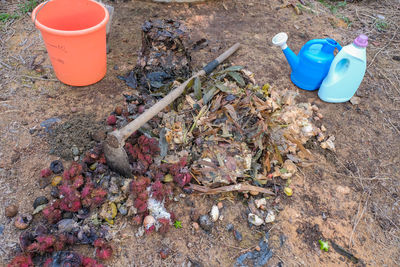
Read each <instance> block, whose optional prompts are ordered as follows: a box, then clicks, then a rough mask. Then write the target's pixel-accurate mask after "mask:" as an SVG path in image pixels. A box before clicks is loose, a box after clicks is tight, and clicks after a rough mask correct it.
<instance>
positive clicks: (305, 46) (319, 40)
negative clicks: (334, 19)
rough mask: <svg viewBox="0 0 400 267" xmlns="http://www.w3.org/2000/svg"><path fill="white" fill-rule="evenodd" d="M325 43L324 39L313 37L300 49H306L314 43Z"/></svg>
mask: <svg viewBox="0 0 400 267" xmlns="http://www.w3.org/2000/svg"><path fill="white" fill-rule="evenodd" d="M324 43H326V40H325V39H314V40H310V41H308V42H307V43H306V44H305V45H304V46H303V48H302V50H303V49H304V50H308V49H309V48H310V46H312V45H315V44H324Z"/></svg>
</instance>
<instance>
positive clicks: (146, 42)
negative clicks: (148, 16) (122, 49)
mask: <svg viewBox="0 0 400 267" xmlns="http://www.w3.org/2000/svg"><path fill="white" fill-rule="evenodd" d="M188 41H189V36H188V32H187V30H186V28H185V27H184V25H183V24H182V23H181V22H179V21H175V20H149V21H146V22H145V23H144V24H143V26H142V48H141V51H140V54H139V57H138V61H137V66H136V67H135V68H134V69H133V70H132V71H131V72H129V73H128V74H127V75H126V76H125V77H122V76H119V78H120V79H122V80H124V81H125V82H126V84H127V85H128V86H130V87H132V88H134V89H137V88H138V89H141V90H143V89H144V91H146V92H148V93H152V94H156V95H160V94H164V93H166V92H168V89H169V88H170V87H171V85H172V83H173V81H174V80H176V79H177V78H182V79H185V78H188V77H189V76H190V74H191V66H190V62H191V57H190V53H189V51H188V49H187V47H188V45H187V43H188Z"/></svg>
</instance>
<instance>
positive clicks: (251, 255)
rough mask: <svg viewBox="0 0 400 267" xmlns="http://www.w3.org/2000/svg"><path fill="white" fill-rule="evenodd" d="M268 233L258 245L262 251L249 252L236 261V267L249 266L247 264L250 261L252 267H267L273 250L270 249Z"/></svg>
mask: <svg viewBox="0 0 400 267" xmlns="http://www.w3.org/2000/svg"><path fill="white" fill-rule="evenodd" d="M268 238H269V236H268V233H267V234H266V235H265V237H263V238H262V239H261V240H260V242H259V243H258V246H259V247H260V251H257V250H253V251H249V252H247V253H245V254H242V255H241V256H239V257H238V258H237V259H236V264H235V266H238V267H239V266H249V265H248V264H246V262H248V261H250V262H252V263H253V264H250V266H254V267H261V266H265V265H266V264H267V262H268V261H269V259H270V258H271V257H272V250H271V249H270V248H269V245H268Z"/></svg>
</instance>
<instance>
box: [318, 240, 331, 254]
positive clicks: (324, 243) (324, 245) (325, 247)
mask: <svg viewBox="0 0 400 267" xmlns="http://www.w3.org/2000/svg"><path fill="white" fill-rule="evenodd" d="M318 242H319V244H320V245H321V247H320V249H321V250H324V251H328V250H329V244H328V241H322V240H321V239H320V240H318Z"/></svg>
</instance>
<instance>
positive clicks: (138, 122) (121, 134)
mask: <svg viewBox="0 0 400 267" xmlns="http://www.w3.org/2000/svg"><path fill="white" fill-rule="evenodd" d="M239 46H240V44H239V43H236V44H234V45H233V46H231V47H230V48H229V49H228V50H226V51H225V52H224V53H223V54H221V55H220V56H219V57H217V58H216V59H215V60H213V61H211V62H210V63H208V64H207V65H206V66H205V67H204V68H203V69H202V70H201V71H199V72H197V73H196V74H194V75H193V76H192V77H190V78H189V79H188V80H186V81H185V82H184V83H182V84H181V85H179V86H178V87H177V88H175V89H174V90H173V91H171V92H170V93H169V94H168V95H166V96H165V97H164V98H163V99H161V100H160V101H158V102H157V103H156V104H154V106H152V107H151V108H149V109H148V110H146V111H145V112H144V113H142V114H141V115H140V116H139V117H137V118H136V119H135V120H133V121H131V122H130V123H129V124H127V125H126V126H124V127H123V128H121V129H119V130H115V131H113V132H111V133H110V134H111V135H113V136H114V137H116V138H117V140H118V143H119V144H120V145H121V144H124V142H125V140H126V139H127V138H128V137H129V136H131V134H132V133H134V132H135V131H137V130H138V129H139V128H140V127H142V126H143V125H144V124H145V123H146V122H148V121H149V120H151V119H152V118H153V117H154V116H155V115H157V114H158V113H159V112H160V111H161V110H163V109H164V108H166V107H167V106H168V105H169V104H171V103H172V102H173V101H174V100H175V99H177V98H178V97H179V96H180V95H181V94H182V93H183V91H184V90H185V88H186V86H187V85H188V83H189V82H191V81H192V80H193V79H194V78H196V77H200V76H203V75H205V74H209V73H211V72H212V71H213V70H214V69H215V68H216V67H217V66H218V65H219V64H220V63H221V62H223V61H224V60H225V59H227V58H228V57H229V56H231V55H232V54H233V53H234V52H235V51H236V50H238V48H239Z"/></svg>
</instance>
